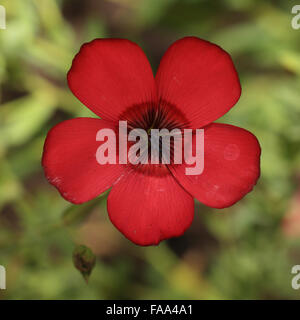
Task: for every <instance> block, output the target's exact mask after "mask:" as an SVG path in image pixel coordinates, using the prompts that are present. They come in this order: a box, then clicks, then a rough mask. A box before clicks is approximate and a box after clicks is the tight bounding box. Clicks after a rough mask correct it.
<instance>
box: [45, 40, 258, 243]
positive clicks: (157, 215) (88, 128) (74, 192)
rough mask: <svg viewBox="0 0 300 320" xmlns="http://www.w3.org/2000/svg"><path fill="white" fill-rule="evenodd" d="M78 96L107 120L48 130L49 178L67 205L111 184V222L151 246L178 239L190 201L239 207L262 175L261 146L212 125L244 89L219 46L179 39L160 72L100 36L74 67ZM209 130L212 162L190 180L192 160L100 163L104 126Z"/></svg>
mask: <svg viewBox="0 0 300 320" xmlns="http://www.w3.org/2000/svg"><path fill="white" fill-rule="evenodd" d="M68 84H69V87H70V89H71V90H72V92H73V93H74V95H75V96H76V97H77V98H78V99H79V100H80V101H81V102H82V103H83V104H85V105H86V106H87V107H88V108H89V109H91V110H92V111H93V112H94V113H95V114H96V115H98V116H100V117H101V119H92V118H77V119H72V120H68V121H64V122H62V123H60V124H58V125H57V126H55V127H54V128H52V130H50V132H49V134H48V136H47V139H46V142H45V146H44V154H43V160H42V163H43V167H44V170H45V174H46V177H47V179H48V180H49V182H50V183H51V184H53V185H54V186H55V187H56V188H57V189H58V190H59V192H60V193H61V195H62V196H63V197H64V198H65V199H66V200H68V201H70V202H73V203H76V204H79V203H83V202H86V201H89V200H91V199H93V198H95V197H97V196H98V195H99V194H101V193H102V192H104V191H105V190H107V189H109V188H111V187H112V190H111V192H110V194H109V196H108V200H107V201H108V203H107V209H108V213H109V217H110V219H111V221H112V223H113V224H114V225H115V226H116V227H117V228H118V229H119V230H120V231H121V232H122V233H123V234H124V235H125V236H126V237H127V238H128V239H130V240H131V241H133V242H134V243H136V244H139V245H153V244H158V243H159V242H160V241H162V240H164V239H167V238H171V237H175V236H179V235H181V234H183V232H184V231H185V230H186V229H187V228H188V227H189V226H190V224H191V222H192V220H193V216H194V200H193V197H195V198H196V199H198V200H199V201H200V202H202V203H204V204H205V205H207V206H210V207H214V208H224V207H228V206H231V205H233V204H234V203H235V202H237V201H238V200H240V199H241V198H242V197H243V196H245V195H246V194H247V193H248V192H249V191H251V190H252V188H253V186H254V185H255V184H256V181H257V179H258V178H259V175H260V146H259V143H258V141H257V139H256V137H255V136H254V135H253V134H251V133H250V132H248V131H246V130H244V129H241V128H239V127H235V126H231V125H226V124H220V123H213V121H215V120H216V119H218V118H220V117H221V116H223V115H224V114H225V113H226V112H227V111H229V110H230V108H232V107H233V106H234V105H235V103H236V102H237V101H238V99H239V97H240V94H241V87H240V82H239V78H238V75H237V72H236V70H235V68H234V65H233V62H232V60H231V58H230V56H229V55H228V54H227V53H226V52H225V51H224V50H222V49H221V48H220V47H218V46H216V45H214V44H212V43H210V42H207V41H204V40H201V39H198V38H196V37H187V38H183V39H181V40H178V41H176V42H175V43H174V44H173V45H171V47H170V48H169V49H168V50H167V52H166V54H165V55H164V57H163V58H162V60H161V63H160V65H159V68H158V72H157V74H156V76H155V78H154V77H153V73H152V70H151V67H150V64H149V62H148V60H147V58H146V56H145V54H144V53H143V51H142V50H141V49H140V47H139V46H137V45H136V44H135V43H133V42H131V41H128V40H122V39H97V40H94V41H92V42H90V43H87V44H84V45H83V46H82V48H81V50H80V52H79V53H78V54H77V55H76V57H75V59H74V61H73V65H72V67H71V69H70V71H69V73H68ZM153 110H155V111H156V112H158V113H159V120H158V121H156V123H155V127H156V128H158V129H160V128H162V127H165V128H168V127H178V128H180V129H183V128H192V129H196V128H204V137H205V149H204V157H205V159H204V160H205V166H204V171H203V173H202V174H201V175H196V176H187V175H185V168H186V166H187V165H185V164H183V165H164V164H159V165H151V164H149V165H143V168H142V169H141V168H140V167H136V168H134V166H133V165H120V164H106V165H99V164H98V163H97V161H96V157H95V153H96V150H97V148H98V147H99V144H100V143H99V141H95V137H96V133H97V131H98V130H99V129H101V128H111V129H113V130H115V129H116V125H117V123H118V120H120V119H122V120H124V119H126V120H127V121H128V123H131V126H132V127H136V128H137V127H140V126H142V127H144V128H145V129H149V128H150V126H152V124H153V117H152V115H153Z"/></svg>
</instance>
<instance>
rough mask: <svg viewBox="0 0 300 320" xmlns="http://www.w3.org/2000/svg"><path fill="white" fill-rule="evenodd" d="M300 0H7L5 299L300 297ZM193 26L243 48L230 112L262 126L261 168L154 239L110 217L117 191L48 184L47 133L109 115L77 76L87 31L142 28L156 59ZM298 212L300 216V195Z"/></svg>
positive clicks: (3, 40)
mask: <svg viewBox="0 0 300 320" xmlns="http://www.w3.org/2000/svg"><path fill="white" fill-rule="evenodd" d="M293 4H297V3H296V2H295V3H294V2H293V1H291V2H290V1H286V0H281V1H280V0H278V1H261V0H259V1H258V0H256V1H252V0H251V1H250V0H247V1H240V0H239V1H238V0H226V1H224V0H222V1H221V0H216V1H209V0H155V1H154V0H103V1H94V0H86V1H71V0H26V1H23V0H3V1H1V5H4V6H5V8H6V10H7V29H6V30H0V48H1V49H0V103H1V106H0V264H2V265H4V266H5V267H6V269H7V271H8V275H7V290H6V291H0V297H2V298H5V299H123V298H124V299H126V298H127V299H130V298H133V299H143V298H144V299H148V298H149V299H234V298H238V299H263V298H287V299H297V298H299V293H298V292H297V291H295V290H293V289H292V288H291V285H290V282H291V278H292V275H291V273H290V272H291V267H292V266H293V265H294V264H300V255H299V250H300V241H299V236H300V234H299V233H298V235H296V236H295V237H294V238H293V239H290V238H289V237H288V234H287V232H286V231H284V229H283V227H282V226H283V219H284V218H285V216H286V215H287V213H288V212H289V210H290V207H291V206H292V199H293V198H294V196H295V193H296V192H297V189H298V188H299V184H298V181H297V177H299V172H300V126H299V123H300V90H299V88H300V43H299V36H300V30H298V31H296V30H293V29H292V28H291V18H292V15H291V8H292V5H293ZM185 35H195V36H198V37H201V38H204V39H207V40H210V41H212V42H216V43H217V44H219V45H220V46H222V47H223V48H224V49H226V50H227V51H228V52H230V54H231V55H232V57H233V60H234V62H235V64H236V67H237V70H238V72H239V75H240V78H241V83H242V88H243V94H242V97H241V99H240V101H239V102H238V104H237V105H236V106H235V107H234V108H233V109H232V110H231V111H230V112H229V113H228V114H227V115H225V116H224V117H222V119H220V120H219V121H220V122H227V123H231V124H234V125H237V126H241V127H244V128H246V129H248V130H250V131H252V132H253V133H255V134H256V136H257V137H258V139H259V141H260V143H261V146H262V158H261V169H262V173H261V178H260V180H259V182H258V185H257V186H256V187H255V188H254V190H253V192H252V193H251V194H249V195H247V196H246V197H245V198H244V199H243V200H241V201H240V202H239V203H238V204H236V205H235V206H233V207H231V208H227V209H224V210H215V209H210V208H206V207H205V206H202V205H199V204H197V206H196V211H197V212H196V213H195V221H194V223H193V225H192V227H191V229H190V230H188V231H187V232H186V233H185V235H184V236H182V237H181V238H179V239H173V240H170V241H167V242H165V243H162V244H160V245H159V246H158V247H151V248H140V247H137V246H135V245H133V244H132V243H130V242H129V241H128V240H126V239H125V238H124V237H123V236H122V235H121V234H120V233H119V232H118V231H117V230H116V229H115V228H114V227H113V226H112V224H111V223H110V221H109V219H108V217H107V212H106V207H105V203H106V197H107V194H104V195H103V196H101V197H99V198H98V199H96V200H94V201H92V202H89V203H87V204H84V205H80V206H75V205H71V204H70V203H68V202H66V201H65V200H63V199H62V198H61V197H60V195H59V193H58V192H57V190H56V189H55V188H53V187H52V186H51V185H49V184H48V183H47V181H46V179H45V178H44V175H43V171H42V168H41V164H40V160H41V155H42V150H43V142H44V139H45V137H46V134H47V131H48V130H49V129H50V128H51V127H52V126H53V125H55V124H56V123H58V122H60V121H63V120H65V119H69V118H73V117H79V116H92V117H94V116H95V115H93V114H92V113H91V112H90V111H89V110H88V109H87V108H85V107H83V106H82V105H81V103H80V102H79V101H78V100H77V99H76V98H75V97H74V96H73V95H72V94H71V92H70V91H69V89H68V88H67V84H66V72H67V70H68V69H69V67H70V65H71V62H72V59H73V56H74V54H75V53H76V52H77V51H78V49H79V47H80V46H81V44H82V43H83V42H86V41H90V40H92V39H93V38H97V37H124V38H129V39H131V40H134V41H136V42H137V43H139V44H140V45H141V46H142V47H143V49H144V50H145V52H146V53H147V55H148V57H149V59H150V61H151V64H152V66H153V69H154V70H156V69H157V66H158V63H159V59H160V57H161V56H162V55H163V53H164V50H165V49H166V48H167V47H168V46H169V45H170V44H171V42H172V41H174V40H176V39H178V38H180V37H182V36H185ZM295 210H297V212H299V216H300V205H299V204H298V207H297V206H296V209H295ZM298 221H299V223H300V218H299V220H298ZM299 229H300V228H299ZM74 243H82V244H83V245H84V246H81V247H76V249H75V252H74V256H75V265H76V267H77V268H78V269H79V270H80V271H82V272H83V276H84V277H87V276H88V274H89V273H90V272H91V269H92V268H94V269H93V276H92V278H91V279H90V281H89V285H88V286H87V285H86V284H85V283H84V281H82V279H81V275H80V273H79V272H78V271H77V270H76V269H75V267H74V265H73V264H72V258H71V256H72V251H73V248H74ZM87 248H90V249H87ZM90 250H92V252H94V255H95V256H94V255H92V254H91V251H90ZM87 253H88V257H86V254H87ZM95 257H96V258H97V263H96V264H95V266H94V261H95V259H96V258H95ZM90 258H91V259H90ZM86 266H88V268H86Z"/></svg>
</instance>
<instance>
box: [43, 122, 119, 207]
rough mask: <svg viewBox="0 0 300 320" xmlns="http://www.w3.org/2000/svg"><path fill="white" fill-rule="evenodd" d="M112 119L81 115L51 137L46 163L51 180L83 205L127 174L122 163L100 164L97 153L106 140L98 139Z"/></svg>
mask: <svg viewBox="0 0 300 320" xmlns="http://www.w3.org/2000/svg"><path fill="white" fill-rule="evenodd" d="M102 128H111V129H112V126H111V124H110V123H109V122H107V121H104V120H100V119H92V118H77V119H72V120H67V121H63V122H61V123H59V124H58V125H56V126H55V127H53V128H52V129H51V130H50V131H49V133H48V136H47V139H46V142H45V145H44V153H43V159H42V165H43V167H44V171H45V175H46V177H47V179H48V180H49V182H50V183H51V184H53V185H54V186H55V187H56V188H57V189H58V191H59V192H60V193H61V195H62V196H63V197H64V198H65V199H66V200H68V201H70V202H73V203H76V204H79V203H83V202H86V201H89V200H91V199H93V198H95V197H97V196H98V195H99V194H101V193H102V192H104V191H105V190H107V189H109V188H110V187H111V186H112V184H113V183H114V181H116V180H117V179H118V178H119V177H120V176H121V175H122V173H123V167H122V166H121V165H119V164H105V165H100V164H99V163H98V162H97V160H96V152H97V149H98V148H99V146H100V145H101V144H102V143H103V142H99V141H96V134H97V132H98V131H99V130H100V129H102Z"/></svg>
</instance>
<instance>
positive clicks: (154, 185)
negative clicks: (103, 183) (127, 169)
mask: <svg viewBox="0 0 300 320" xmlns="http://www.w3.org/2000/svg"><path fill="white" fill-rule="evenodd" d="M107 210H108V213H109V217H110V220H111V221H112V223H113V224H114V225H115V226H116V228H117V229H118V230H120V231H121V232H122V233H123V234H124V235H125V237H126V238H128V239H129V240H131V241H132V242H134V243H135V244H138V245H143V246H146V245H156V244H158V243H159V242H160V241H162V240H164V239H168V238H171V237H177V236H180V235H182V234H183V233H184V231H185V230H186V229H187V228H188V227H189V226H190V224H191V223H192V220H193V217H194V201H193V198H192V197H191V196H190V195H189V194H188V193H187V192H186V191H185V190H184V189H183V188H182V187H181V186H180V185H179V184H178V183H177V182H176V180H175V179H174V178H173V176H172V175H171V174H170V173H166V174H164V175H155V174H154V175H146V174H144V173H140V172H138V171H136V170H133V171H132V172H131V173H129V174H128V175H127V176H126V177H125V176H124V177H122V178H121V179H120V181H118V183H116V184H115V185H114V186H113V188H112V190H111V192H110V194H109V196H108V201H107Z"/></svg>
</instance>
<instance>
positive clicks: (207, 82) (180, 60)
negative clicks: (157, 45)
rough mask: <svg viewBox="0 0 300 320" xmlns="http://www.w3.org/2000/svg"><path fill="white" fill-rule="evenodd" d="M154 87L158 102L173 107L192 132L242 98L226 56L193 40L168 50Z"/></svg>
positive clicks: (217, 48)
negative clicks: (180, 114) (162, 101)
mask: <svg viewBox="0 0 300 320" xmlns="http://www.w3.org/2000/svg"><path fill="white" fill-rule="evenodd" d="M156 83H157V85H158V95H159V99H161V100H165V101H167V102H168V103H170V104H173V105H174V106H176V107H177V108H178V109H179V110H180V111H181V112H182V113H183V114H184V115H185V116H186V118H187V119H188V120H189V122H190V123H189V125H190V127H192V128H194V129H196V128H201V127H203V126H205V125H207V124H209V123H211V122H213V121H214V120H216V119H218V118H220V117H221V116H223V115H224V114H225V113H226V112H228V110H229V109H230V108H231V107H233V106H234V105H235V104H236V102H237V101H238V99H239V97H240V95H241V86H240V82H239V78H238V74H237V72H236V70H235V68H234V65H233V62H232V60H231V58H230V56H229V54H228V53H227V52H225V51H224V50H222V49H221V48H220V47H219V46H217V45H214V44H212V43H210V42H208V41H205V40H201V39H199V38H196V37H186V38H183V39H181V40H178V41H176V42H175V43H173V44H172V45H171V46H170V48H169V49H168V50H167V52H166V53H165V55H164V56H163V58H162V60H161V63H160V66H159V69H158V72H157V75H156Z"/></svg>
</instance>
